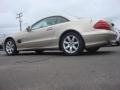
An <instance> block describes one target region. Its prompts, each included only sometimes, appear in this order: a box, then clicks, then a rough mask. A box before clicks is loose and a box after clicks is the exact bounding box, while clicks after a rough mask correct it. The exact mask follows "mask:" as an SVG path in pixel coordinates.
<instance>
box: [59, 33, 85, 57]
mask: <svg viewBox="0 0 120 90" xmlns="http://www.w3.org/2000/svg"><path fill="white" fill-rule="evenodd" d="M60 46H61V49H62V51H63V52H64V54H65V55H70V56H73V55H78V54H80V53H81V52H83V50H84V42H83V40H82V38H81V36H80V35H79V34H78V33H75V32H68V33H66V34H64V35H63V36H62V39H61V42H60Z"/></svg>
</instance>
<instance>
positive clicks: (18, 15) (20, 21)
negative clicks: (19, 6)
mask: <svg viewBox="0 0 120 90" xmlns="http://www.w3.org/2000/svg"><path fill="white" fill-rule="evenodd" d="M22 16H23V13H18V14H17V17H16V19H19V24H20V31H22V19H21V17H22Z"/></svg>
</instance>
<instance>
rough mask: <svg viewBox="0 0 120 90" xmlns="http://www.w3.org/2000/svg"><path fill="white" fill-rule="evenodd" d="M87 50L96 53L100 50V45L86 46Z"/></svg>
mask: <svg viewBox="0 0 120 90" xmlns="http://www.w3.org/2000/svg"><path fill="white" fill-rule="evenodd" d="M86 50H87V51H88V52H90V53H95V52H97V51H98V50H99V47H94V48H86Z"/></svg>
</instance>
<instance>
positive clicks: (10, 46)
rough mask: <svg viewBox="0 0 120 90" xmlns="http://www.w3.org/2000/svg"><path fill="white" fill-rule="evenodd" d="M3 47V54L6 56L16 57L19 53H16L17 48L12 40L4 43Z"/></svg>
mask: <svg viewBox="0 0 120 90" xmlns="http://www.w3.org/2000/svg"><path fill="white" fill-rule="evenodd" d="M4 47H5V52H6V54H7V55H8V56H13V55H17V54H18V53H19V51H17V47H16V44H15V41H14V40H13V39H8V40H7V41H6V42H5V45H4Z"/></svg>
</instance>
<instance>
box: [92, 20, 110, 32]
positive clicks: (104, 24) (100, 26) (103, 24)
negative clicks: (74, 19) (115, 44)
mask: <svg viewBox="0 0 120 90" xmlns="http://www.w3.org/2000/svg"><path fill="white" fill-rule="evenodd" d="M94 28H95V29H105V30H111V27H110V25H109V24H108V23H107V22H106V21H104V20H100V21H98V22H97V23H96V24H95V25H94Z"/></svg>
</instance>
